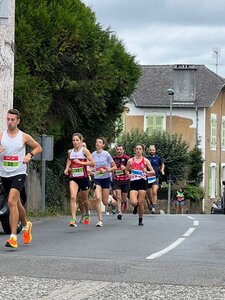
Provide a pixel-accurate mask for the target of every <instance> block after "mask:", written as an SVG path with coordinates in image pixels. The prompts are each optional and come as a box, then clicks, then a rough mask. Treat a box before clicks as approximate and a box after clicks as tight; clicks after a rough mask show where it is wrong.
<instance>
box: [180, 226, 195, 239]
mask: <svg viewBox="0 0 225 300" xmlns="http://www.w3.org/2000/svg"><path fill="white" fill-rule="evenodd" d="M195 229H196V228H194V227H190V228H189V229H188V230H187V231H186V232H185V233H184V234H183V236H186V237H187V236H190V235H191V234H192V233H193V232H194V231H195Z"/></svg>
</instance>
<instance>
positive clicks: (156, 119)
mask: <svg viewBox="0 0 225 300" xmlns="http://www.w3.org/2000/svg"><path fill="white" fill-rule="evenodd" d="M146 118H147V124H146V125H147V126H146V132H150V133H151V132H152V131H153V130H157V131H160V132H163V116H161V115H160V116H159V115H148V116H146Z"/></svg>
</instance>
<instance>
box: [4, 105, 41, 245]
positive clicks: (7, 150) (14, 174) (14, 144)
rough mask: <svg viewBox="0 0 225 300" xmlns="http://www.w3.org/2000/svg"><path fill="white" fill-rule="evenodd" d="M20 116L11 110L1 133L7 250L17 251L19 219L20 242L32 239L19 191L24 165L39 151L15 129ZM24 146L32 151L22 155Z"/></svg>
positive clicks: (23, 175) (27, 136)
mask: <svg viewBox="0 0 225 300" xmlns="http://www.w3.org/2000/svg"><path fill="white" fill-rule="evenodd" d="M19 123H20V113H19V111H18V110H17V109H10V110H9V111H8V113H7V130H6V131H4V132H1V133H0V176H1V180H2V184H3V187H4V190H5V192H6V194H7V195H8V206H9V211H10V217H9V222H10V227H11V235H10V237H9V239H8V240H7V242H6V247H12V248H17V247H18V244H17V235H16V234H17V226H18V221H19V219H20V220H21V222H22V225H23V231H24V234H23V242H24V243H25V244H29V243H30V242H31V240H32V235H31V228H32V223H31V222H29V221H27V219H26V212H25V209H24V207H23V205H22V203H21V200H20V192H21V191H22V189H23V188H24V183H25V179H26V175H27V174H26V172H27V171H26V170H27V166H26V165H27V164H28V163H29V162H30V160H31V158H32V156H34V155H36V154H38V153H40V152H41V151H42V148H41V146H40V145H39V144H38V143H37V142H36V141H35V140H34V139H33V138H32V137H31V136H30V135H29V134H26V133H24V132H22V131H20V130H19V129H18V127H17V126H18V125H19ZM26 145H28V146H30V148H31V149H32V151H31V152H29V153H27V154H26V153H25V148H26Z"/></svg>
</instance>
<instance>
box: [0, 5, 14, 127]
mask: <svg viewBox="0 0 225 300" xmlns="http://www.w3.org/2000/svg"><path fill="white" fill-rule="evenodd" d="M14 24H15V1H14V0H10V1H9V22H8V25H4V26H3V25H0V130H4V129H6V113H7V111H8V109H10V108H12V107H13V80H14V26H15V25H14Z"/></svg>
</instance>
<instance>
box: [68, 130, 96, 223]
mask: <svg viewBox="0 0 225 300" xmlns="http://www.w3.org/2000/svg"><path fill="white" fill-rule="evenodd" d="M72 142H73V147H74V148H73V149H70V150H69V151H68V158H67V162H66V168H65V170H64V174H65V175H69V187H70V209H71V215H72V218H71V220H70V223H69V226H71V227H76V226H77V223H76V199H77V193H78V191H79V189H80V190H81V197H82V200H83V205H84V207H85V210H86V215H85V219H84V223H85V224H89V223H90V216H89V205H88V191H89V178H88V172H87V166H94V164H95V163H94V160H93V157H92V155H91V153H90V151H89V150H88V149H87V148H85V147H83V146H82V142H83V136H82V135H81V134H80V133H74V134H73V136H72Z"/></svg>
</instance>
